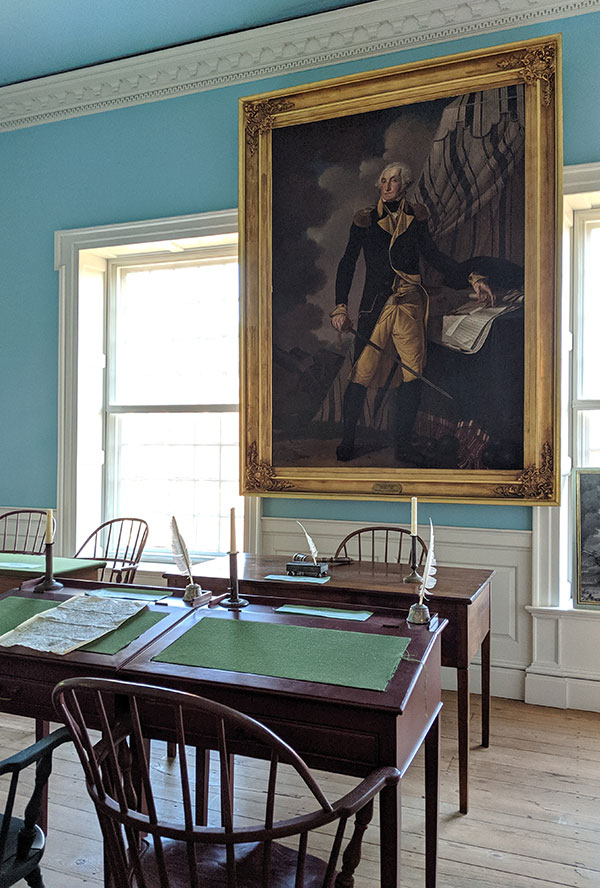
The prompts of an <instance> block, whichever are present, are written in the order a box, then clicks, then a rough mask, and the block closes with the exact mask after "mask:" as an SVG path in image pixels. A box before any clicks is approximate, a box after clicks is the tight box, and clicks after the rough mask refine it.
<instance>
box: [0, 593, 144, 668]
mask: <svg viewBox="0 0 600 888" xmlns="http://www.w3.org/2000/svg"><path fill="white" fill-rule="evenodd" d="M145 607H146V605H145V604H144V602H143V601H129V600H127V601H125V600H122V599H118V598H103V597H100V596H98V595H75V596H73V598H68V599H67V600H66V601H63V602H61V604H59V605H58V606H57V607H53V608H52V609H51V610H46V611H44V612H43V613H41V614H36V615H35V616H34V617H31V618H30V619H29V620H26V621H25V622H24V623H21V625H20V626H17V627H16V628H15V629H12V630H11V631H10V632H6V633H5V634H4V635H2V636H0V646H1V647H12V646H13V645H15V644H19V645H23V646H24V647H28V648H31V649H32V650H34V651H44V652H46V653H52V654H68V653H69V651H74V650H76V649H77V648H79V647H82V646H83V645H85V644H88V642H90V641H94V640H95V639H96V638H100V636H102V635H106V633H107V632H112V630H113V629H116V628H117V627H118V626H120V625H121V623H124V622H125V620H128V619H129V618H130V617H133V616H134V614H137V613H139V611H141V610H143V609H144V608H145Z"/></svg>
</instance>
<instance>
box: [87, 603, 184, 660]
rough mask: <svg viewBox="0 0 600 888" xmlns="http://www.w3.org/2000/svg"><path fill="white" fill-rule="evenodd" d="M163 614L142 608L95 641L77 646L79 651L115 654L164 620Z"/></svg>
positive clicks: (164, 615)
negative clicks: (80, 646)
mask: <svg viewBox="0 0 600 888" xmlns="http://www.w3.org/2000/svg"><path fill="white" fill-rule="evenodd" d="M166 616H167V615H166V613H165V614H157V613H156V611H149V610H143V611H140V613H139V614H135V615H134V616H133V617H130V618H129V619H128V620H126V621H125V622H124V623H122V624H121V625H120V626H119V627H118V628H117V629H114V630H113V631H112V632H109V633H108V635H103V636H102V637H101V638H97V639H96V640H95V641H90V643H89V644H86V645H85V646H84V647H82V648H79V650H81V651H88V652H89V653H91V654H116V653H118V652H119V651H122V650H123V648H125V647H127V645H128V644H131V642H132V641H135V639H136V638H139V637H140V635H142V634H143V633H144V632H146V630H147V629H150V627H151V626H154V625H155V624H156V623H158V622H159V621H160V620H164V618H165V617H166Z"/></svg>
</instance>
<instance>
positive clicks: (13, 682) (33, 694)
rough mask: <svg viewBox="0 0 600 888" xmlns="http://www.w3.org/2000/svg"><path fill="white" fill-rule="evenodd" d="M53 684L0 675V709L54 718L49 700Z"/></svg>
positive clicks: (13, 713)
mask: <svg viewBox="0 0 600 888" xmlns="http://www.w3.org/2000/svg"><path fill="white" fill-rule="evenodd" d="M54 684H55V682H52V683H51V684H47V683H46V682H43V681H30V680H28V679H25V678H19V677H16V676H12V675H0V710H1V711H2V712H10V713H11V714H12V715H25V716H29V717H30V718H41V719H44V720H49V719H55V718H56V715H55V713H54V709H53V707H52V702H51V696H52V689H53V688H54Z"/></svg>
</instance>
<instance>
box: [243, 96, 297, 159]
mask: <svg viewBox="0 0 600 888" xmlns="http://www.w3.org/2000/svg"><path fill="white" fill-rule="evenodd" d="M293 108H294V103H293V102H292V101H290V99H287V98H271V99H264V100H261V101H259V102H256V101H249V102H244V120H245V128H246V145H247V146H248V151H249V153H250V154H251V155H252V154H255V153H256V151H257V149H258V137H259V136H260V135H261V134H263V133H268V132H269V131H270V130H272V129H273V119H274V118H273V115H275V114H279V113H280V112H281V111H291V110H292V109H293Z"/></svg>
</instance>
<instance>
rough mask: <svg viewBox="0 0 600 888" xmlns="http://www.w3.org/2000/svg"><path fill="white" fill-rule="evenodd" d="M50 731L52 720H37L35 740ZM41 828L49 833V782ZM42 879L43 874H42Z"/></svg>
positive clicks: (40, 822) (42, 808)
mask: <svg viewBox="0 0 600 888" xmlns="http://www.w3.org/2000/svg"><path fill="white" fill-rule="evenodd" d="M49 733H50V722H47V721H43V719H41V718H36V720H35V742H36V743H37V742H38V740H43V739H44V737H47V736H48V734H49ZM38 823H39V825H40V829H41V830H42V832H43V833H44V835H47V833H48V784H46V786H45V787H44V788H43V790H42V798H41V800H40V817H39V820H38ZM40 879H41V876H40Z"/></svg>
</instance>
